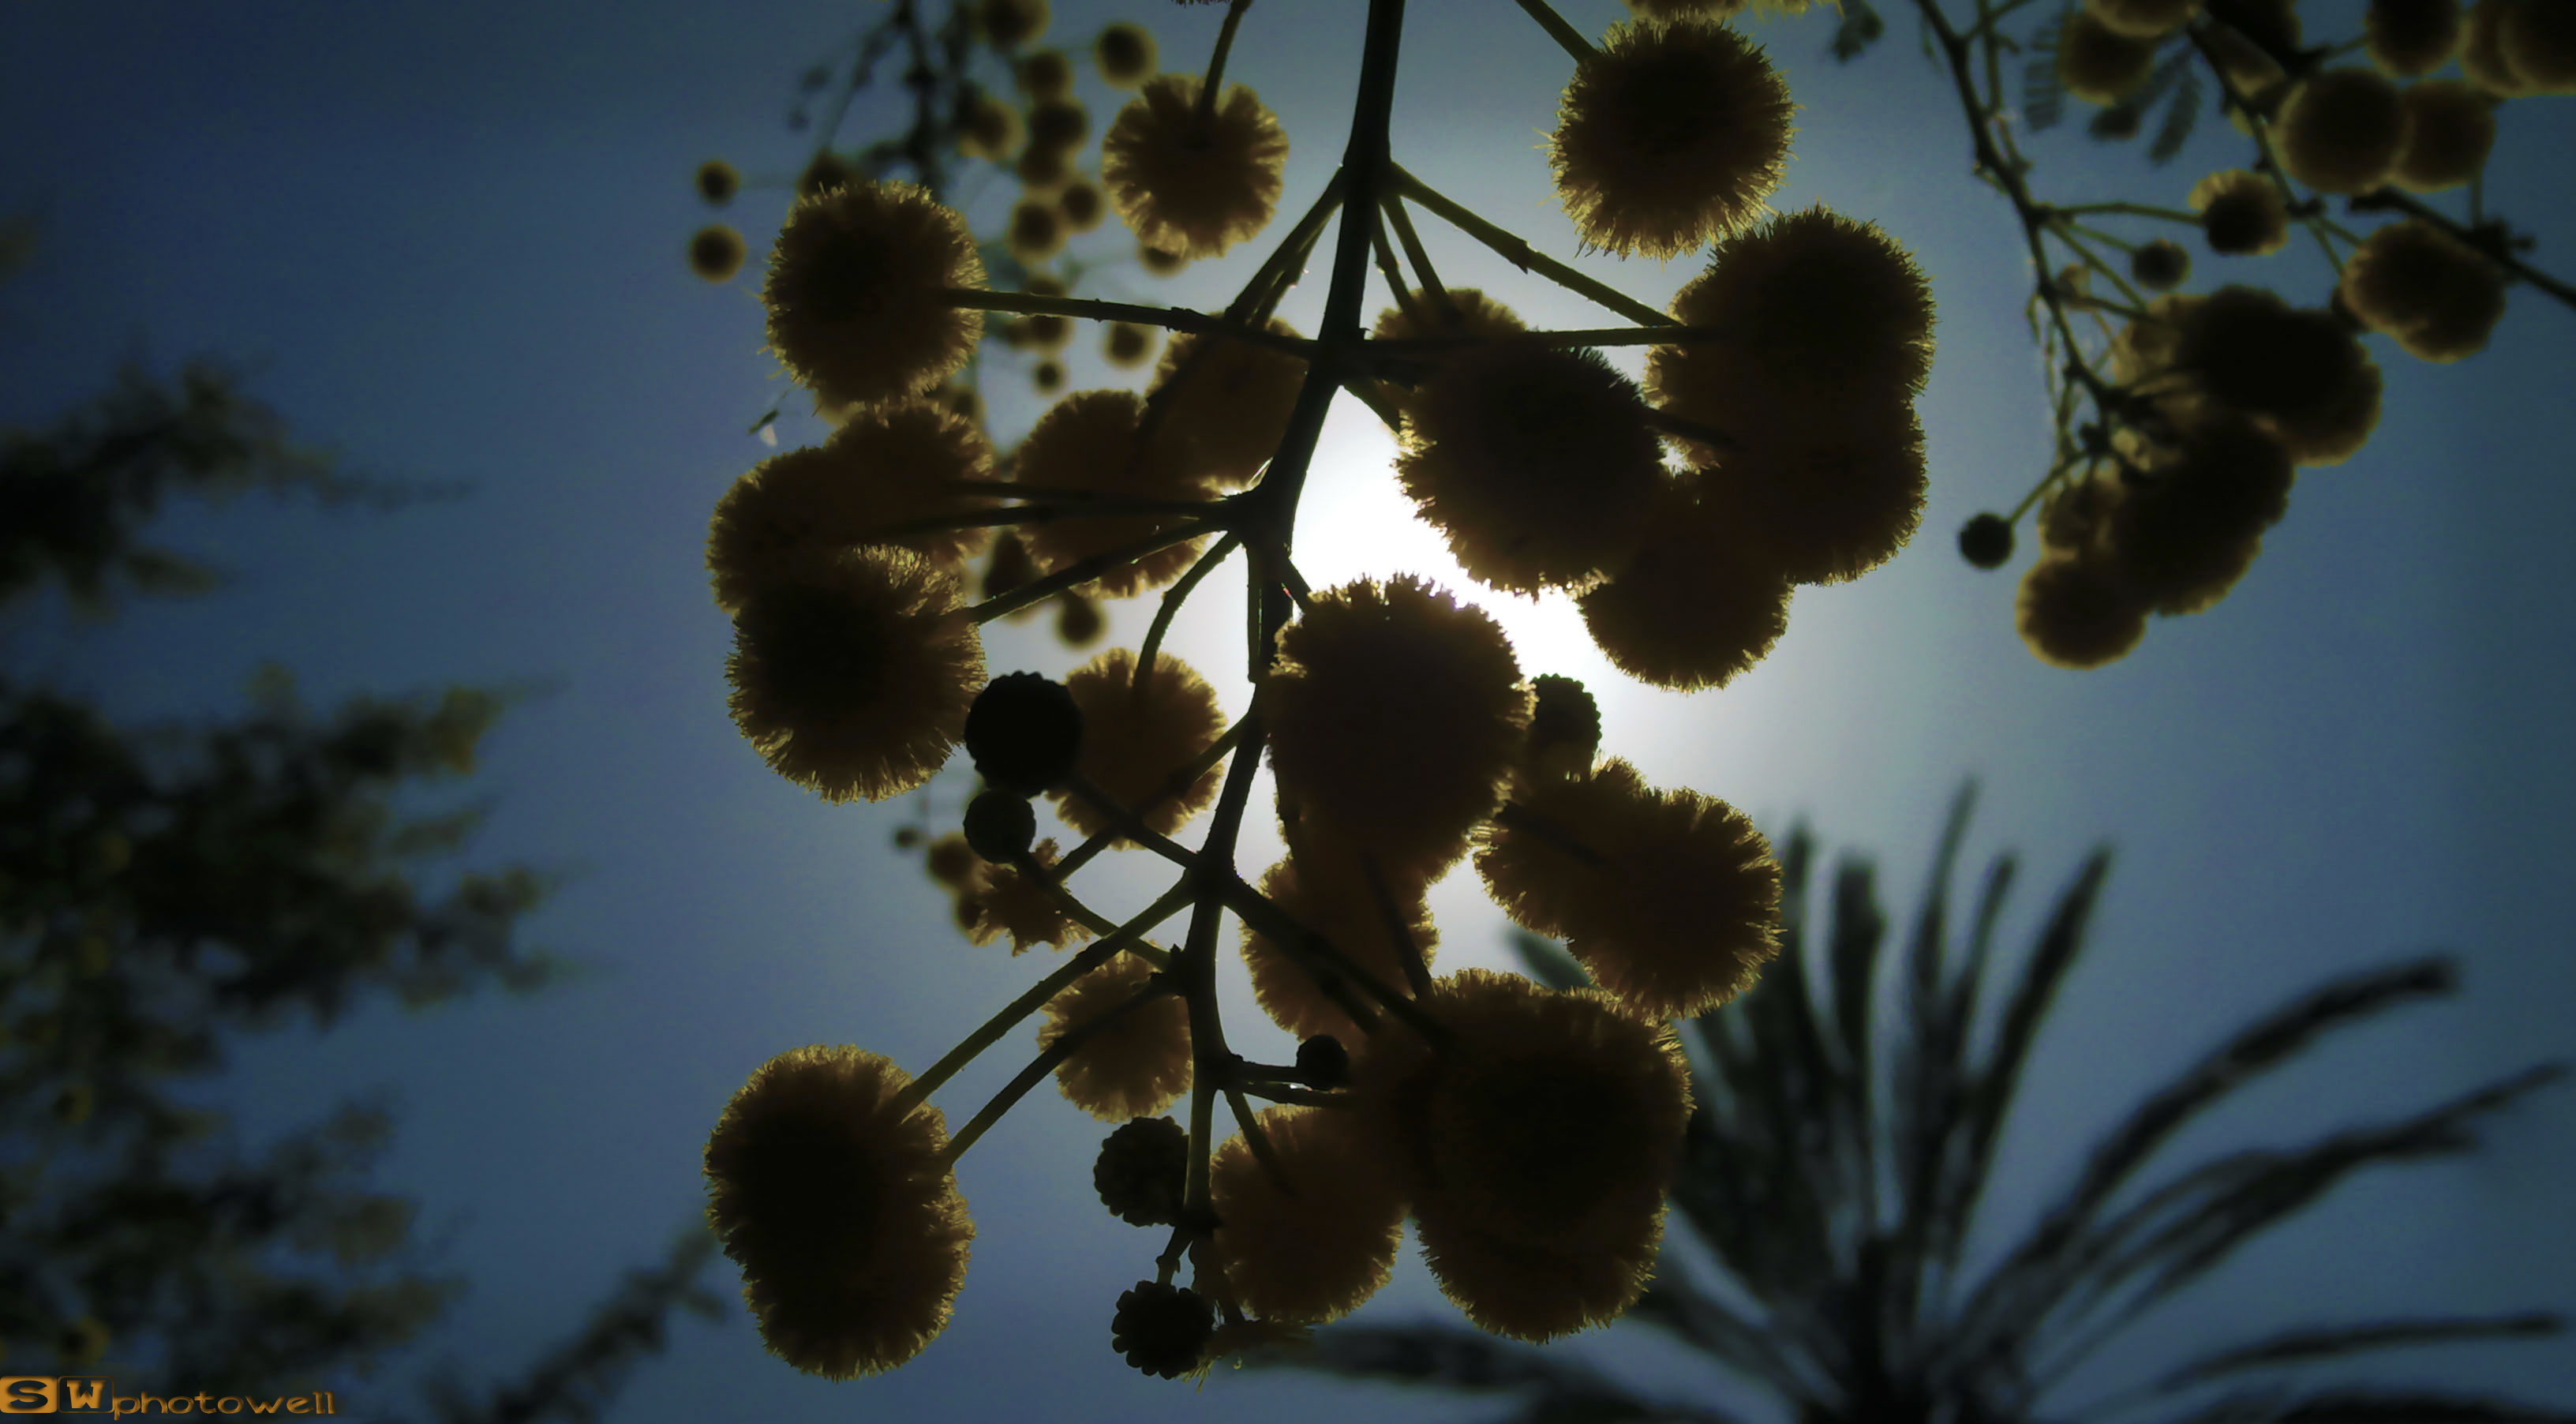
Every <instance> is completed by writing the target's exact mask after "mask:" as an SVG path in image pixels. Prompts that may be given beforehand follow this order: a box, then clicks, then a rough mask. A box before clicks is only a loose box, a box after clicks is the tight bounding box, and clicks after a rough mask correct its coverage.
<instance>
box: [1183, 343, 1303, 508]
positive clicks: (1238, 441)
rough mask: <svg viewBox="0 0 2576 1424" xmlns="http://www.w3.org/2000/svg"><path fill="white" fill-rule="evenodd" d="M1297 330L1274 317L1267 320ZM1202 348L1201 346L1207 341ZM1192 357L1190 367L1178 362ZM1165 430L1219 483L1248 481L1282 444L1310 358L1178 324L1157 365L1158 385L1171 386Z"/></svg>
mask: <svg viewBox="0 0 2576 1424" xmlns="http://www.w3.org/2000/svg"><path fill="white" fill-rule="evenodd" d="M1268 329H1269V330H1270V331H1271V332H1273V333H1275V334H1277V335H1280V336H1295V335H1297V334H1298V332H1297V328H1295V327H1293V326H1291V325H1289V324H1288V323H1287V322H1285V321H1282V320H1280V319H1279V318H1277V317H1272V318H1271V319H1270V324H1269V328H1268ZM1202 348H1204V349H1202ZM1184 364H1187V365H1188V366H1189V367H1190V371H1189V374H1188V375H1186V376H1183V375H1182V374H1181V367H1182V366H1183V365H1184ZM1176 381H1177V383H1178V384H1177V388H1176V389H1174V390H1173V391H1172V394H1171V397H1170V399H1169V401H1168V403H1167V404H1166V405H1165V406H1164V409H1163V426H1162V433H1161V435H1160V436H1159V437H1158V438H1160V439H1164V440H1175V441H1179V442H1181V443H1182V444H1185V445H1188V446H1190V447H1191V449H1192V452H1193V453H1192V454H1191V456H1190V457H1189V459H1190V463H1191V465H1192V466H1193V467H1194V468H1195V469H1196V470H1197V471H1198V472H1199V473H1200V474H1202V475H1204V476H1205V477H1206V478H1208V479H1210V480H1212V481H1214V482H1216V483H1217V484H1219V485H1247V484H1250V483H1252V478H1253V476H1255V475H1257V474H1259V473H1260V472H1261V467H1262V465H1263V464H1265V463H1266V462H1268V460H1269V459H1270V457H1271V456H1272V455H1274V454H1276V453H1278V450H1279V442H1280V440H1281V439H1282V438H1283V437H1285V436H1286V435H1287V433H1288V417H1289V415H1290V414H1291V413H1292V412H1293V411H1294V410H1295V409H1296V405H1297V393H1298V392H1299V391H1301V390H1303V389H1305V386H1306V363H1305V362H1304V361H1301V360H1299V359H1298V358H1297V357H1295V356H1292V355H1290V354H1288V353H1287V352H1285V351H1278V350H1274V349H1272V348H1270V347H1267V346H1260V345H1255V344H1254V343H1252V342H1249V341H1237V340H1233V339H1231V338H1228V337H1221V336H1216V335H1212V334H1208V333H1204V332H1195V331H1190V332H1178V333H1175V334H1174V335H1173V336H1172V339H1171V340H1170V341H1168V342H1166V343H1165V344H1164V346H1163V358H1162V360H1160V361H1158V362H1156V363H1155V365H1154V388H1155V389H1158V390H1159V389H1161V388H1162V387H1165V386H1172V385H1174V383H1175V382H1176Z"/></svg>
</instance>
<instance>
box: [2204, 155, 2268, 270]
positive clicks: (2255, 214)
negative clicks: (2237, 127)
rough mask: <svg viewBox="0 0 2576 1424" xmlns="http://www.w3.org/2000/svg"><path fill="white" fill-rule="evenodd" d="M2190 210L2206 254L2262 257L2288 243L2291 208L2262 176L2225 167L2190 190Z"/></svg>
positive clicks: (2245, 170) (2240, 169)
mask: <svg viewBox="0 0 2576 1424" xmlns="http://www.w3.org/2000/svg"><path fill="white" fill-rule="evenodd" d="M2191 206H2192V208H2193V210H2194V211H2196V212H2198V213H2199V214H2200V228H2201V233H2202V235H2203V236H2205V237H2206V238H2208V240H2209V250H2210V251H2212V252H2216V253H2220V254H2222V255H2224V256H2230V257H2264V256H2268V255H2270V254H2272V253H2275V252H2278V251H2280V250H2281V246H2282V244H2283V243H2286V242H2288V241H2289V240H2290V210H2289V208H2288V206H2287V205H2286V204H2284V203H2283V202H2282V201H2281V190H2280V189H2278V188H2276V187H2274V186H2273V184H2272V180H2271V179H2269V178H2266V177H2264V176H2263V175H2262V174H2260V173H2255V172H2251V171H2249V170H2247V169H2243V168H2229V169H2225V170H2223V171H2221V172H2217V173H2212V174H2210V175H2209V176H2208V177H2206V178H2203V179H2201V180H2200V182H2199V183H2198V184H2197V185H2195V186H2194V187H2193V188H2192V190H2191Z"/></svg>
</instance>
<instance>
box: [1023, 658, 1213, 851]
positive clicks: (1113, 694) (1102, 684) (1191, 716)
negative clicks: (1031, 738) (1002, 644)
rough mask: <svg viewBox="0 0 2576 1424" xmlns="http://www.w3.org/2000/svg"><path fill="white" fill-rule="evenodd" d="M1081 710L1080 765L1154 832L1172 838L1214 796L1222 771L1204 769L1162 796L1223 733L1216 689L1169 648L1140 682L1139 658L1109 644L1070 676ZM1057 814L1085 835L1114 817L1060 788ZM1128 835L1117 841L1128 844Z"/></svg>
mask: <svg viewBox="0 0 2576 1424" xmlns="http://www.w3.org/2000/svg"><path fill="white" fill-rule="evenodd" d="M1064 685H1065V688H1066V690H1068V691H1070V692H1071V693H1072V694H1073V701H1074V705H1076V706H1078V707H1080V708H1081V709H1082V726H1083V736H1082V757H1081V760H1080V761H1079V762H1077V763H1076V764H1075V770H1076V771H1078V772H1079V773H1081V775H1082V776H1083V777H1084V778H1085V779H1087V780H1089V781H1090V782H1091V784H1092V785H1094V786H1097V787H1099V788H1100V789H1101V790H1102V791H1103V792H1106V793H1107V794H1108V796H1109V799H1111V800H1112V801H1115V802H1117V803H1118V804H1119V805H1121V806H1124V807H1126V808H1128V809H1129V810H1131V811H1136V812H1138V813H1139V814H1140V815H1141V816H1142V817H1143V818H1144V822H1145V825H1146V827H1147V828H1148V829H1150V830H1153V831H1156V832H1158V833H1160V834H1163V835H1170V834H1171V833H1172V832H1174V831H1177V830H1179V829H1180V828H1181V827H1182V826H1184V825H1187V824H1188V823H1189V820H1190V818H1191V817H1193V816H1195V815H1197V814H1198V813H1199V812H1201V811H1204V810H1206V809H1207V806H1208V803H1209V802H1211V801H1213V800H1215V799H1216V786H1217V771H1216V768H1215V767H1210V768H1208V769H1207V770H1206V771H1203V772H1201V773H1199V777H1198V779H1197V780H1196V781H1193V782H1191V783H1189V784H1188V785H1187V786H1186V787H1185V788H1183V789H1182V791H1181V793H1180V794H1179V795H1178V796H1164V795H1162V794H1161V793H1162V792H1163V791H1165V790H1166V789H1168V788H1169V786H1170V784H1171V782H1172V779H1173V778H1174V777H1176V776H1178V775H1179V774H1180V773H1182V772H1184V771H1187V770H1188V769H1189V765H1190V763H1191V762H1194V761H1196V760H1198V757H1199V754H1200V753H1201V752H1204V751H1206V750H1207V749H1208V748H1209V747H1211V746H1214V745H1216V739H1217V738H1218V737H1221V736H1223V735H1225V713H1224V712H1223V711H1222V710H1221V709H1220V708H1218V706H1217V705H1216V689H1215V688H1212V687H1210V686H1208V681H1207V679H1206V678H1203V677H1201V676H1199V675H1198V673H1197V672H1196V671H1195V670H1193V669H1192V668H1191V667H1190V666H1189V664H1187V663H1184V662H1182V661H1181V660H1180V659H1178V658H1176V657H1173V656H1172V655H1171V654H1170V653H1169V652H1157V653H1156V654H1155V655H1154V670H1153V673H1152V674H1151V675H1150V676H1148V677H1147V678H1146V679H1145V680H1144V681H1143V682H1142V683H1138V682H1137V681H1136V655H1135V654H1134V653H1132V652H1129V651H1128V650H1127V649H1125V648H1111V649H1110V650H1109V651H1107V652H1105V653H1102V654H1101V655H1100V656H1098V657H1096V658H1093V659H1092V660H1091V661H1090V662H1089V663H1087V664H1085V665H1084V666H1083V667H1082V668H1081V669H1080V670H1079V671H1077V672H1075V673H1074V674H1073V675H1072V676H1071V677H1068V678H1066V679H1065V680H1064ZM1055 800H1056V814H1057V815H1058V816H1061V817H1062V818H1063V819H1064V823H1065V824H1066V825H1068V826H1071V827H1073V828H1074V829H1075V830H1077V831H1079V832H1081V833H1082V834H1084V835H1086V836H1091V835H1098V834H1099V833H1101V832H1102V831H1105V830H1108V829H1109V825H1110V822H1109V818H1108V817H1107V816H1105V815H1103V814H1102V813H1101V811H1100V809H1099V808H1098V807H1096V806H1094V805H1093V804H1092V803H1091V802H1090V801H1088V800H1086V799H1084V798H1082V797H1080V796H1076V795H1073V794H1072V793H1070V792H1067V791H1063V790H1059V791H1057V792H1056V798H1055ZM1126 843H1127V842H1126V839H1125V838H1124V837H1120V838H1118V840H1117V841H1116V844H1120V845H1124V844H1126Z"/></svg>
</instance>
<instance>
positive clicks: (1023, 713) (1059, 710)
mask: <svg viewBox="0 0 2576 1424" xmlns="http://www.w3.org/2000/svg"><path fill="white" fill-rule="evenodd" d="M1081 752H1082V709H1081V708H1080V707H1079V706H1076V705H1075V703H1074V700H1073V694H1072V693H1071V692H1070V691H1068V690H1066V688H1065V685H1064V684H1063V683H1060V682H1057V681H1055V680H1053V679H1051V678H1049V677H1047V676H1046V675H1044V674H1043V673H1034V672H1015V673H1006V674H1004V675H1003V676H1001V677H997V678H995V679H993V680H992V681H991V682H989V683H986V684H985V685H984V690H983V691H982V692H980V693H977V694H976V695H975V705H974V707H973V708H971V709H969V710H968V712H967V713H966V753H967V755H969V756H971V757H973V758H974V759H975V770H976V771H977V772H979V773H981V774H982V775H983V778H984V780H985V781H987V782H989V783H990V784H991V785H992V786H994V787H995V788H996V789H998V790H1002V791H1007V792H1010V793H1011V794H1012V795H1014V796H1035V795H1037V794H1038V793H1039V792H1042V791H1045V790H1048V789H1049V788H1051V787H1053V786H1055V785H1057V784H1058V783H1060V782H1062V781H1063V780H1064V779H1065V778H1066V777H1068V776H1070V775H1072V774H1073V763H1074V758H1075V757H1077V756H1079V755H1080V754H1081Z"/></svg>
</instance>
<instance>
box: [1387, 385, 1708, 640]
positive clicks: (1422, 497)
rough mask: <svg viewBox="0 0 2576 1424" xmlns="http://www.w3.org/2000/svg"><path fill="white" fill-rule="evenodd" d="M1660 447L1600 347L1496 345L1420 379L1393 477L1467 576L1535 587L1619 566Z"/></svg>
mask: <svg viewBox="0 0 2576 1424" xmlns="http://www.w3.org/2000/svg"><path fill="white" fill-rule="evenodd" d="M1662 449H1663V447H1662V445H1661V444H1660V443H1659V442H1658V441H1657V440H1656V438H1655V432H1654V431H1653V430H1652V429H1650V428H1648V427H1647V425H1646V406H1645V401H1644V400H1643V398H1642V397H1640V395H1639V394H1638V391H1637V385H1636V383H1635V382H1634V381H1631V380H1629V379H1628V378H1627V377H1626V376H1625V375H1622V374H1621V373H1620V372H1619V371H1618V370H1617V369H1616V368H1615V367H1613V366H1612V365H1611V364H1610V363H1609V362H1608V361H1607V360H1605V359H1603V357H1602V356H1601V354H1600V353H1599V352H1597V351H1591V350H1585V349H1580V348H1578V349H1574V350H1566V349H1563V348H1557V347H1546V346H1538V345H1534V344H1530V343H1525V342H1517V341H1502V342H1495V343H1493V344H1491V345H1486V346H1477V347H1471V348H1469V349H1467V350H1465V351H1461V352H1459V353H1458V354H1457V355H1455V356H1452V357H1450V358H1449V359H1448V360H1447V361H1444V362H1442V363H1441V365H1440V367H1439V370H1438V371H1437V373H1436V374H1434V375H1433V376H1432V377H1431V379H1430V380H1429V381H1428V382H1426V383H1425V384H1424V385H1423V387H1422V389H1421V390H1420V391H1419V392H1418V393H1417V396H1416V399H1415V400H1414V401H1413V402H1412V404H1411V407H1410V410H1409V415H1408V419H1407V421H1406V424H1405V432H1404V446H1403V451H1402V453H1400V454H1399V455H1397V457H1396V462H1395V473H1396V478H1397V479H1398V480H1399V481H1400V482H1401V483H1402V484H1403V486H1404V492H1405V493H1406V494H1407V495H1409V496H1411V497H1412V499H1413V502H1414V506H1415V508H1416V509H1418V510H1419V511H1420V512H1421V515H1422V518H1423V519H1424V520H1425V521H1427V522H1428V523H1429V524H1430V525H1431V526H1432V527H1433V528H1435V529H1438V530H1439V531H1440V532H1441V534H1442V535H1443V536H1444V537H1446V538H1447V540H1448V541H1449V551H1450V552H1451V553H1452V554H1454V555H1456V556H1457V559H1458V563H1459V565H1460V566H1461V567H1463V568H1465V569H1466V570H1467V572H1468V573H1469V574H1471V575H1473V576H1474V577H1475V578H1476V579H1478V580H1479V581H1481V582H1483V583H1486V584H1489V585H1491V586H1492V587H1495V588H1500V589H1508V590H1510V591H1512V592H1515V593H1535V592H1537V591H1538V590H1539V589H1542V588H1580V587H1587V586H1589V585H1590V584H1592V583H1593V582H1595V581H1597V580H1598V579H1599V578H1600V576H1601V572H1602V570H1604V569H1607V568H1613V567H1616V566H1617V565H1619V564H1621V563H1623V562H1625V561H1626V560H1627V557H1628V555H1629V553H1630V551H1631V550H1633V549H1635V548H1636V545H1637V540H1638V539H1639V538H1640V537H1642V536H1643V535H1644V533H1645V513H1646V503H1647V501H1648V500H1649V499H1650V498H1652V496H1653V494H1654V491H1655V486H1656V483H1657V482H1658V481H1659V480H1660V479H1661V478H1662V476H1663V465H1662V460H1661V456H1662Z"/></svg>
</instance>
